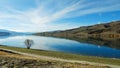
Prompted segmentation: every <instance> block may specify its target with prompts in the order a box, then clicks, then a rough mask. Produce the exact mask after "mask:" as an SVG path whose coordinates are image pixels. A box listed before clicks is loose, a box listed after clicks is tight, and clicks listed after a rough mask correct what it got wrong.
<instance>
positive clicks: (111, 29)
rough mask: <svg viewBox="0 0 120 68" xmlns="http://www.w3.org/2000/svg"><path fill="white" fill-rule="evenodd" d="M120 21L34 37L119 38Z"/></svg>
mask: <svg viewBox="0 0 120 68" xmlns="http://www.w3.org/2000/svg"><path fill="white" fill-rule="evenodd" d="M119 27H120V21H114V22H109V23H105V24H96V25H91V26H83V27H79V28H75V29H69V30H64V31H54V32H42V33H36V34H35V35H42V36H55V37H120V28H119Z"/></svg>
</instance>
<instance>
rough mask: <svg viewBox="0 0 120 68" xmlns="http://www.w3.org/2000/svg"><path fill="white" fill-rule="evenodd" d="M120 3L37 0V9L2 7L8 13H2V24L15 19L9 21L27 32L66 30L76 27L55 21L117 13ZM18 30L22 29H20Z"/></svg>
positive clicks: (106, 0)
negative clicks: (96, 14)
mask: <svg viewBox="0 0 120 68" xmlns="http://www.w3.org/2000/svg"><path fill="white" fill-rule="evenodd" d="M119 2H120V1H119V0H94V1H91V0H64V1H63V0H59V1H58V0H49V1H45V0H35V3H36V6H37V7H36V8H28V9H26V10H18V9H14V8H13V7H11V6H9V7H2V8H4V10H6V11H7V12H4V11H0V23H3V21H4V22H5V21H6V20H8V19H13V20H9V21H11V22H16V21H17V22H16V26H17V27H18V26H19V25H17V23H20V24H21V26H20V27H28V28H22V29H25V30H26V31H45V30H58V29H66V28H70V27H74V26H69V27H68V25H66V26H65V25H64V24H58V25H59V26H58V25H57V24H54V21H59V20H61V19H66V18H73V17H78V16H84V15H87V14H93V13H99V12H111V11H117V10H120V9H119V7H120V4H119ZM6 22H8V21H6ZM53 24H54V25H53ZM17 27H15V28H17ZM61 27H62V28H61ZM63 27H66V28H63ZM10 28H11V27H10ZM12 28H14V27H12ZM18 30H20V29H19V28H18Z"/></svg>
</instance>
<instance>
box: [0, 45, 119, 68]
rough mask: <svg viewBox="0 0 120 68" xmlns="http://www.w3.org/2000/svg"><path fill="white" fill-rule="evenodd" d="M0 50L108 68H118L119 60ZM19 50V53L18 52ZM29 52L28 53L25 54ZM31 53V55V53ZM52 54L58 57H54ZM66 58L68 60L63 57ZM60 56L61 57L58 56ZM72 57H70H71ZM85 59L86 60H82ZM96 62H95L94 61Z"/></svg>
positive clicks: (14, 48) (5, 47) (5, 48)
mask: <svg viewBox="0 0 120 68" xmlns="http://www.w3.org/2000/svg"><path fill="white" fill-rule="evenodd" d="M0 50H5V51H8V52H12V53H17V54H21V55H25V56H31V57H35V58H42V59H47V60H52V61H61V62H71V63H85V64H90V65H102V66H110V67H112V68H119V67H120V66H119V62H120V59H110V58H99V57H89V56H80V55H79V56H78V55H72V54H66V55H64V53H59V52H50V51H44V50H34V49H25V48H16V47H8V46H0ZM20 50H21V51H20ZM23 50H26V52H24V51H23ZM27 51H29V52H27ZM31 52H33V53H31ZM36 52H43V53H45V52H47V53H50V54H52V56H50V55H49V54H48V55H45V54H44V55H43V54H37V53H36ZM54 54H56V55H58V56H59V57H57V56H54ZM62 54H63V55H64V56H67V57H70V58H71V59H70V58H67V59H66V57H63V55H62ZM60 55H61V56H60ZM71 56H72V57H71ZM78 57H79V58H81V59H75V58H78ZM84 59H86V60H84ZM87 59H91V60H93V61H90V60H87ZM95 60H96V61H95ZM100 61H102V62H103V61H104V63H102V62H100ZM106 61H107V62H112V63H113V64H112V63H107V62H106ZM115 62H117V63H118V64H116V63H115Z"/></svg>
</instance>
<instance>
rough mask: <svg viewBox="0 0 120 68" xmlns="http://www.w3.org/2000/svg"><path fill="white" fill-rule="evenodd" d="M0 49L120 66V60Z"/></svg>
mask: <svg viewBox="0 0 120 68" xmlns="http://www.w3.org/2000/svg"><path fill="white" fill-rule="evenodd" d="M0 48H5V49H11V50H15V51H19V52H25V53H30V54H37V55H43V56H51V57H56V58H63V59H68V60H80V61H90V62H98V63H105V64H113V65H120V59H112V58H102V57H93V56H82V55H76V54H67V53H62V52H55V51H46V50H36V49H26V48H17V47H8V46H0Z"/></svg>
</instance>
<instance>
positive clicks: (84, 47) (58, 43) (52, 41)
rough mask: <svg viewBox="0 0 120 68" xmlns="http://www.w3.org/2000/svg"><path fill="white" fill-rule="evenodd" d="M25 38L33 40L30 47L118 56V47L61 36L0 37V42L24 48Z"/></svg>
mask: <svg viewBox="0 0 120 68" xmlns="http://www.w3.org/2000/svg"><path fill="white" fill-rule="evenodd" d="M26 39H32V40H34V44H33V45H32V46H31V49H42V50H51V51H59V52H66V53H73V54H80V55H89V56H100V57H109V58H120V50H119V49H115V48H110V47H107V46H99V45H94V44H88V43H82V42H78V41H74V40H68V39H61V38H52V37H42V36H14V37H0V44H1V45H7V46H13V47H22V48H26V45H25V44H24V41H25V40H26Z"/></svg>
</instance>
